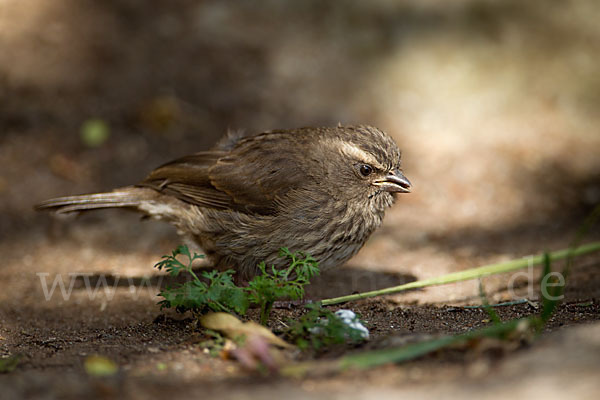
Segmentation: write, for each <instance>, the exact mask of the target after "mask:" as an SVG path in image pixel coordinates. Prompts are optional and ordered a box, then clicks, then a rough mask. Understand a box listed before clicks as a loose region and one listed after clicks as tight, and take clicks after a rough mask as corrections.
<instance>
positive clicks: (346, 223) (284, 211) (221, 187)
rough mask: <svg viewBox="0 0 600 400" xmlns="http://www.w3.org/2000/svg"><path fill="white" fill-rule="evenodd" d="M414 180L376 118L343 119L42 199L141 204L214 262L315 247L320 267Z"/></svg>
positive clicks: (78, 204)
mask: <svg viewBox="0 0 600 400" xmlns="http://www.w3.org/2000/svg"><path fill="white" fill-rule="evenodd" d="M410 188H411V184H410V182H409V181H408V179H406V177H405V176H404V175H403V174H402V170H401V168H400V150H399V149H398V146H397V145H396V143H395V142H394V141H393V140H392V138H390V137H389V136H388V135H387V134H386V133H384V132H382V131H380V130H379V129H377V128H373V127H370V126H337V127H328V128H300V129H293V130H276V131H270V132H265V133H261V134H258V135H255V136H249V137H239V136H238V137H236V136H235V135H229V136H228V137H226V138H225V139H224V140H222V141H221V142H220V143H219V144H218V145H217V146H216V147H215V148H214V149H213V150H210V151H204V152H200V153H196V154H193V155H189V156H186V157H183V158H180V159H177V160H174V161H171V162H169V163H167V164H165V165H163V166H161V167H159V168H157V169H155V170H154V171H152V172H151V173H150V175H148V177H147V178H146V179H144V180H143V181H142V182H140V183H139V184H137V185H133V186H126V187H123V188H118V189H115V190H113V191H112V192H107V193H96V194H86V195H81V196H69V197H60V198H56V199H51V200H47V201H45V202H43V203H41V204H39V205H38V206H36V208H37V209H38V210H43V209H50V210H55V211H56V212H57V213H70V212H77V211H86V210H92V209H98V208H110V207H126V208H130V209H134V210H136V211H139V212H142V213H144V214H146V215H148V216H151V217H153V218H157V219H165V220H167V221H169V222H170V223H172V224H173V225H175V226H176V227H177V228H178V230H179V232H180V233H181V234H187V235H190V236H191V237H192V238H193V239H194V240H195V241H196V242H197V243H198V245H199V246H200V247H201V248H202V249H203V250H204V252H205V254H206V255H207V257H208V259H209V261H210V262H211V263H212V264H213V265H214V266H215V267H217V268H220V269H227V268H233V269H235V270H236V271H238V273H240V274H241V276H243V277H251V276H253V275H254V274H255V273H256V272H257V268H256V265H257V264H258V263H259V262H260V261H265V262H266V263H267V265H271V264H274V265H275V266H279V267H282V266H283V265H282V262H283V260H282V259H281V258H279V257H278V253H279V248H281V247H288V248H289V249H290V250H292V251H303V252H305V253H308V254H310V255H312V256H313V257H314V258H315V259H316V260H317V261H318V262H319V266H320V268H321V269H322V270H323V269H327V268H331V267H334V266H337V265H340V264H342V263H344V262H345V261H346V260H348V259H349V258H350V257H352V256H353V255H354V254H356V252H357V251H358V250H359V249H360V248H361V247H362V246H363V244H364V243H365V241H366V240H367V238H368V237H369V236H370V235H371V233H372V232H373V231H374V230H375V229H376V228H377V227H378V226H379V225H380V224H381V221H382V219H383V215H384V212H385V209H386V208H387V207H389V206H391V205H392V203H393V202H394V198H395V194H396V193H407V192H410Z"/></svg>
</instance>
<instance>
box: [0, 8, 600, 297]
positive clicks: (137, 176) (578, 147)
mask: <svg viewBox="0 0 600 400" xmlns="http://www.w3.org/2000/svg"><path fill="white" fill-rule="evenodd" d="M599 18H600V3H599V2H598V1H595V0H577V1H575V0H574V1H548V0H546V1H536V0H529V1H527V2H523V1H520V0H503V1H492V0H487V1H484V0H455V1H441V0H419V1H409V0H406V1H392V0H374V1H369V2H365V1H335V2H334V1H322V0H313V1H302V2H280V1H264V2H262V3H261V4H260V6H259V5H257V4H256V3H254V2H246V1H228V2H222V1H192V0H180V1H167V0H163V1H153V2H152V3H149V2H147V1H143V0H105V1H92V0H61V1H48V0H0V165H2V168H1V169H0V214H1V218H0V238H1V243H2V244H0V247H2V252H3V253H6V254H10V256H9V257H12V258H10V259H11V260H13V261H14V262H15V264H14V270H19V271H21V270H22V269H23V268H24V266H25V267H27V266H31V265H35V266H36V268H37V269H38V270H44V269H52V268H59V269H61V268H64V269H65V270H68V269H69V268H72V265H73V262H75V263H77V265H79V268H80V269H86V270H88V269H91V270H103V269H108V270H111V271H115V272H117V271H118V272H120V273H128V272H127V271H130V273H132V274H138V275H139V274H148V273H151V272H152V268H151V265H152V264H153V262H155V261H156V260H157V259H158V258H159V257H160V255H162V254H165V253H166V252H167V251H169V250H170V249H171V248H172V247H173V246H174V245H175V244H177V243H178V241H179V239H178V238H177V236H176V235H175V233H174V230H173V229H171V228H169V227H166V226H165V227H163V225H161V224H160V223H152V222H150V223H148V222H144V223H138V222H137V218H136V217H134V216H129V215H128V214H127V215H125V213H119V212H115V211H110V212H99V213H95V214H93V216H86V217H82V218H81V219H80V221H78V222H74V223H69V224H67V225H66V226H63V225H60V227H58V228H57V227H56V223H54V222H52V221H51V220H50V218H48V217H47V216H44V215H39V214H36V213H34V212H33V210H32V205H33V204H35V203H36V202H39V201H41V200H44V199H46V198H49V197H54V196H60V195H67V194H78V193H84V192H94V191H101V190H109V189H111V188H113V187H115V186H120V185H127V184H130V183H134V182H137V181H138V180H141V179H142V178H143V177H144V176H145V175H146V174H147V173H148V172H149V171H150V170H151V169H152V168H154V167H156V166H158V165H160V164H161V163H164V162H166V161H169V160H171V159H173V158H175V157H179V156H182V155H185V154H189V153H192V152H195V151H200V150H204V149H208V148H210V147H211V146H212V145H213V144H214V143H215V142H216V141H217V140H218V139H219V138H220V137H221V135H222V134H223V133H224V132H226V131H227V130H228V129H243V130H245V131H248V132H255V133H258V132H260V131H264V130H270V129H276V128H293V127H299V126H319V125H334V124H337V123H338V122H341V123H343V124H357V123H362V124H371V125H375V126H377V127H379V128H381V129H383V130H385V131H386V132H388V133H389V134H390V135H392V136H393V137H394V138H395V139H396V140H397V142H398V144H399V145H400V147H401V148H402V150H403V158H404V170H405V173H406V175H407V176H408V177H409V179H410V180H411V181H412V182H413V184H414V192H413V193H412V194H410V195H403V196H401V197H400V198H399V201H398V202H397V204H396V206H395V207H394V208H393V209H392V210H390V212H389V213H388V215H387V218H386V221H385V225H384V227H383V228H382V229H381V230H380V231H378V233H377V234H376V235H375V236H374V237H373V238H372V240H371V241H370V242H369V243H368V244H367V246H366V247H365V249H364V250H363V251H362V252H361V253H360V254H359V255H358V256H357V257H355V258H354V259H353V260H352V261H350V266H353V267H356V268H363V269H367V270H369V269H371V270H381V271H388V272H390V271H391V272H395V273H402V274H406V275H410V276H412V277H414V278H427V277H430V276H435V275H440V274H442V273H445V272H449V271H452V270H455V269H462V268H466V267H472V266H476V265H478V264H480V263H482V262H491V261H496V260H500V259H507V258H512V257H515V256H522V255H527V254H532V253H537V252H540V251H542V250H546V249H557V248H561V247H565V246H567V245H568V244H569V242H570V240H571V239H572V237H573V233H574V232H575V230H576V229H577V227H578V226H579V225H580V223H581V221H582V219H583V217H584V216H585V215H586V214H587V213H588V212H589V211H590V210H591V209H592V207H593V206H594V205H595V204H597V203H598V202H599V201H600V132H599V131H598V126H599V122H600V24H598V20H599ZM597 233H598V232H597V230H596V234H597ZM19 246H22V247H19ZM59 246H62V247H59ZM18 248H22V249H28V250H27V251H25V250H23V252H20V251H17V250H15V249H18ZM96 252H99V253H98V254H97V253H96ZM25 253H27V254H28V255H27V256H23V254H25ZM66 254H70V256H69V257H72V258H70V259H68V260H70V261H62V263H63V264H64V266H63V267H57V262H56V260H67V259H65V258H64V257H66ZM58 264H60V262H59V263H58ZM595 266H596V267H597V264H595ZM31 268H33V267H31ZM127 268H129V270H128V269H127ZM448 290H449V291H444V290H440V291H438V292H437V293H439V299H445V300H448V299H449V298H450V299H451V297H452V296H454V294H453V293H454V292H453V291H454V290H455V289H448ZM450 291H452V293H450ZM429 300H432V298H430V299H429ZM433 300H435V299H433Z"/></svg>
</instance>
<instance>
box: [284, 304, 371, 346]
mask: <svg viewBox="0 0 600 400" xmlns="http://www.w3.org/2000/svg"><path fill="white" fill-rule="evenodd" d="M306 308H307V309H308V310H309V311H308V312H307V313H306V314H304V315H303V316H301V317H300V318H299V319H298V320H295V321H290V327H289V329H288V330H287V336H288V337H289V339H290V340H291V341H292V342H294V343H295V344H296V346H298V347H299V348H300V349H302V350H304V349H306V348H309V347H311V348H313V349H315V350H318V349H320V348H322V347H326V346H330V345H333V344H341V343H348V342H350V343H358V342H362V341H363V340H365V337H364V336H363V335H364V332H363V331H361V330H359V329H356V328H353V327H352V326H350V325H349V324H348V323H347V322H345V321H344V320H343V319H342V318H340V317H339V316H338V315H336V314H335V313H334V312H333V311H331V310H328V309H326V308H322V307H321V305H320V304H318V303H314V304H307V305H306ZM352 322H361V323H362V321H360V319H359V317H355V320H354V321H352Z"/></svg>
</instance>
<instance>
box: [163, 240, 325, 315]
mask: <svg viewBox="0 0 600 400" xmlns="http://www.w3.org/2000/svg"><path fill="white" fill-rule="evenodd" d="M178 256H184V257H186V258H187V261H186V262H185V263H184V262H181V261H179V260H178V259H177V257H178ZM280 256H281V257H285V258H287V259H288V260H289V263H290V265H289V267H287V268H284V269H281V270H278V269H276V268H275V267H274V266H271V268H267V266H266V264H265V263H264V262H262V263H260V264H259V265H258V268H259V270H260V272H261V273H260V274H259V275H257V276H255V277H254V278H253V279H252V280H251V281H250V282H249V283H248V287H239V286H236V285H235V283H234V282H233V274H234V273H235V271H233V270H227V271H224V272H218V271H205V272H202V273H201V274H200V277H198V275H196V273H194V271H193V270H192V264H193V262H194V261H195V260H197V259H202V258H204V256H203V255H200V254H196V253H194V255H192V254H191V253H190V251H189V249H188V248H187V246H185V245H183V246H179V247H177V248H176V249H175V250H173V252H172V253H171V255H167V256H163V260H162V261H160V262H159V263H157V264H156V265H155V267H156V268H158V269H160V270H162V269H165V270H166V271H167V272H169V274H171V275H172V276H178V275H179V274H181V273H182V272H187V273H189V274H190V275H191V277H192V279H191V281H188V282H185V283H183V284H181V285H178V286H176V287H173V288H167V289H165V290H163V291H161V292H160V296H162V297H164V300H162V301H160V302H159V304H160V306H161V308H170V307H174V308H175V309H176V310H177V311H180V312H185V311H195V312H205V311H208V310H212V311H223V312H236V313H238V314H242V315H243V314H245V313H246V311H247V309H248V307H249V306H250V305H257V306H258V307H260V310H261V312H260V319H261V323H262V324H265V323H266V322H267V319H268V317H269V314H270V312H271V309H272V307H273V303H274V302H275V301H276V300H278V299H282V298H289V299H292V300H298V299H301V298H302V297H303V296H304V286H306V285H307V284H308V283H309V282H310V279H311V278H312V277H313V276H315V275H316V274H318V273H319V268H318V264H317V262H316V261H315V260H314V259H313V258H312V257H311V256H309V255H305V254H303V253H292V252H291V251H289V250H288V249H287V248H282V249H281V250H280ZM201 278H203V279H201Z"/></svg>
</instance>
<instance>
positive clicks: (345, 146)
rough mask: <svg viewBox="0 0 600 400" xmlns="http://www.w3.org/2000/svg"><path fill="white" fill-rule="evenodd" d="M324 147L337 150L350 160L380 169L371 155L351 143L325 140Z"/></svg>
mask: <svg viewBox="0 0 600 400" xmlns="http://www.w3.org/2000/svg"><path fill="white" fill-rule="evenodd" d="M325 144H326V145H328V146H330V147H332V148H333V149H337V150H338V151H340V152H342V153H344V154H346V155H348V156H350V157H351V158H353V159H355V160H357V161H360V162H364V163H366V164H370V165H372V166H374V167H377V168H381V165H380V164H379V162H378V161H377V159H375V157H373V155H372V154H369V153H367V152H366V151H364V150H363V149H361V148H360V147H358V146H356V145H355V144H353V143H349V142H346V141H343V140H327V141H326V142H325Z"/></svg>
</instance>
